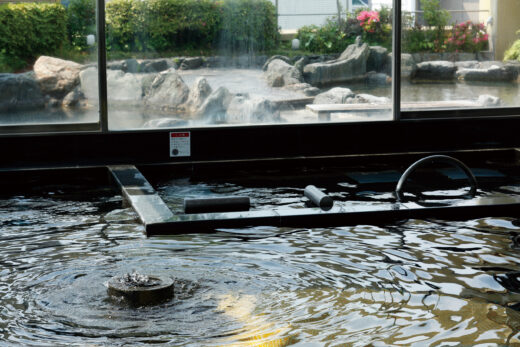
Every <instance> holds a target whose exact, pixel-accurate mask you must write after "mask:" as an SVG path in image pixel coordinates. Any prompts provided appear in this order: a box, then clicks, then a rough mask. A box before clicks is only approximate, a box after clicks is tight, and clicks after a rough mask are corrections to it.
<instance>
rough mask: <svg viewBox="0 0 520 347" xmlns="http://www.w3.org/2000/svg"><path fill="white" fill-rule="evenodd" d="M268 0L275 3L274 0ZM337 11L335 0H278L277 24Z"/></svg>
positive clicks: (347, 1) (377, 4)
mask: <svg viewBox="0 0 520 347" xmlns="http://www.w3.org/2000/svg"><path fill="white" fill-rule="evenodd" d="M270 1H271V2H272V3H273V4H275V3H276V0H270ZM365 1H366V0H365ZM519 1H520V0H519ZM352 3H353V2H352V0H340V5H341V7H342V10H343V11H342V12H343V13H344V12H345V10H346V9H347V8H348V9H350V10H351V9H352ZM402 4H403V10H405V11H415V0H402ZM371 5H372V8H373V9H378V8H381V6H383V5H385V6H388V7H392V0H371ZM337 11H338V10H337V3H336V0H278V13H279V15H280V16H279V17H278V25H279V26H280V27H281V28H282V30H296V29H299V28H301V27H302V26H305V25H311V24H315V25H323V24H324V23H325V21H326V20H327V18H331V17H333V16H336V15H337V13H338V12H337ZM296 14H300V15H298V16H296Z"/></svg>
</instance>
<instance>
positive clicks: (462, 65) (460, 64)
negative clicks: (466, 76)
mask: <svg viewBox="0 0 520 347" xmlns="http://www.w3.org/2000/svg"><path fill="white" fill-rule="evenodd" d="M455 66H456V67H457V69H476V68H478V67H479V62H478V61H477V60H468V61H456V62H455Z"/></svg>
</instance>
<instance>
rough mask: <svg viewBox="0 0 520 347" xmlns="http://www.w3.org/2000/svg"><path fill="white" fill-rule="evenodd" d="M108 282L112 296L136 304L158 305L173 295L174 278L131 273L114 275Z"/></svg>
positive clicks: (109, 292)
mask: <svg viewBox="0 0 520 347" xmlns="http://www.w3.org/2000/svg"><path fill="white" fill-rule="evenodd" d="M107 284H108V294H109V295H110V296H113V297H118V298H123V299H124V300H125V301H127V302H128V303H130V304H132V305H135V306H146V305H156V304H160V303H162V302H165V301H168V300H170V299H171V298H172V297H173V280H172V279H171V278H169V277H163V276H147V275H142V274H138V273H131V274H125V275H123V276H116V277H112V278H111V279H110V280H109V281H108V283H107Z"/></svg>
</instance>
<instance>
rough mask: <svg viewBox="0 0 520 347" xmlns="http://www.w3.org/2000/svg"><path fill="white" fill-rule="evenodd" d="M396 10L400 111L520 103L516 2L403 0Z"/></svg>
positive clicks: (519, 12) (518, 10) (518, 5)
mask: <svg viewBox="0 0 520 347" xmlns="http://www.w3.org/2000/svg"><path fill="white" fill-rule="evenodd" d="M402 10H403V11H402V16H403V28H402V56H401V59H402V60H401V76H402V83H401V108H402V109H403V110H404V111H406V110H415V111H422V110H431V109H449V110H456V111H457V110H458V111H461V110H465V109H468V108H479V109H482V108H499V107H518V106H520V98H519V97H518V95H519V92H520V89H519V86H518V76H519V72H520V61H519V60H518V57H519V55H518V52H520V51H519V50H518V48H519V47H520V41H516V40H518V39H519V38H520V37H518V35H517V34H516V32H517V31H518V30H519V29H520V24H519V23H518V16H519V15H520V2H518V1H514V0H512V1H509V0H505V1H502V0H501V1H489V0H487V1H486V0H479V1H476V0H458V1H444V0H420V1H416V2H413V1H408V2H407V1H403V7H402ZM515 42H516V47H517V48H516V51H515ZM515 52H516V53H515ZM451 114H453V113H451ZM475 115H476V114H472V116H475Z"/></svg>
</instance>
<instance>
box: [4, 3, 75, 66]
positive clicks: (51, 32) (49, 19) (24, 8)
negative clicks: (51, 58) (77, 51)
mask: <svg viewBox="0 0 520 347" xmlns="http://www.w3.org/2000/svg"><path fill="white" fill-rule="evenodd" d="M66 18H67V16H66V12H65V8H64V7H63V6H62V5H60V4H7V5H0V51H4V54H3V55H4V61H5V59H6V58H5V56H8V57H9V59H11V60H20V59H21V60H30V59H33V58H35V57H37V56H38V55H41V54H53V53H54V52H56V51H57V50H58V49H59V48H60V47H61V46H62V45H63V43H64V42H66V33H67V29H66V28H67V22H66Z"/></svg>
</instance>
